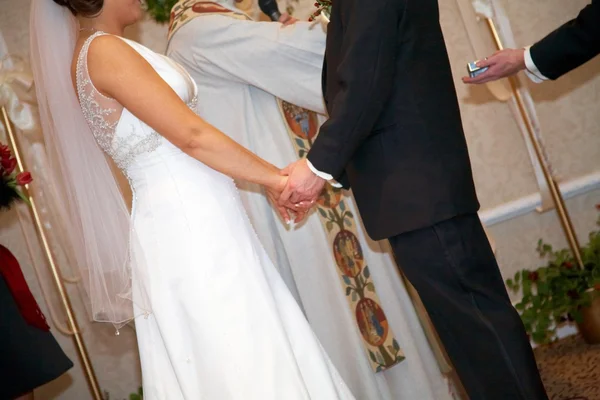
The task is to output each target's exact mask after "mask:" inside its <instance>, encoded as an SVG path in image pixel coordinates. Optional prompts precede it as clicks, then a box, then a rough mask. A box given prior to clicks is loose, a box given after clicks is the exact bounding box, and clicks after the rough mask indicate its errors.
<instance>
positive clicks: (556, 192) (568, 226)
mask: <svg viewBox="0 0 600 400" xmlns="http://www.w3.org/2000/svg"><path fill="white" fill-rule="evenodd" d="M486 21H487V24H488V26H489V28H490V31H491V32H492V36H493V37H494V41H495V42H496V46H497V47H498V50H503V49H504V46H503V45H502V40H500V36H499V35H498V30H497V29H496V25H495V24H494V21H493V20H492V19H491V18H486ZM508 81H509V82H510V87H511V89H512V91H513V94H514V96H515V100H516V102H517V107H518V108H519V112H520V113H521V117H522V118H523V120H524V121H525V126H526V127H527V133H528V134H529V139H530V140H531V143H532V144H533V148H534V149H535V154H536V156H537V159H538V160H539V162H540V166H541V167H542V171H543V173H544V178H545V179H546V183H547V184H548V188H549V189H550V195H551V196H552V200H553V202H554V206H555V207H556V212H557V214H558V218H559V220H560V224H561V225H562V229H563V231H564V233H565V236H566V238H567V241H568V242H569V247H570V248H571V252H572V253H573V256H574V257H575V261H577V264H578V265H579V268H582V269H583V259H582V257H581V247H580V246H579V241H578V240H577V235H576V234H575V229H573V224H572V222H571V218H570V217H569V212H568V211H567V207H566V206H565V201H564V199H563V197H562V194H561V193H560V189H559V187H558V184H557V183H556V181H555V180H554V178H553V177H552V174H551V173H550V171H549V169H548V166H547V165H546V162H545V160H544V156H543V152H542V149H541V147H540V144H539V142H538V141H537V139H536V137H535V134H534V129H533V124H532V123H531V120H530V119H529V115H527V111H526V110H525V102H524V101H523V97H522V96H521V93H520V92H519V91H518V90H517V85H516V84H515V81H514V79H513V77H508Z"/></svg>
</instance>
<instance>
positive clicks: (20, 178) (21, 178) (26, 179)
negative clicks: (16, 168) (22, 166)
mask: <svg viewBox="0 0 600 400" xmlns="http://www.w3.org/2000/svg"><path fill="white" fill-rule="evenodd" d="M32 181H33V178H32V177H31V174H30V173H29V172H27V171H25V172H21V173H20V174H19V175H17V185H19V186H25V185H27V184H28V183H31V182H32Z"/></svg>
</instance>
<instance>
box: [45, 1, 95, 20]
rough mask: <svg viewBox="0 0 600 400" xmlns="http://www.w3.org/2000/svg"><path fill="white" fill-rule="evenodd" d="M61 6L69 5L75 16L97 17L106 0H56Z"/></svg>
mask: <svg viewBox="0 0 600 400" xmlns="http://www.w3.org/2000/svg"><path fill="white" fill-rule="evenodd" d="M54 2H55V3H56V4H58V5H59V6H63V7H67V8H68V9H69V10H70V11H71V12H72V13H73V15H75V16H78V15H81V16H82V17H95V16H96V15H98V14H100V11H102V7H103V6H104V0H54Z"/></svg>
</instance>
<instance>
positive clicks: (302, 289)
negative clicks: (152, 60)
mask: <svg viewBox="0 0 600 400" xmlns="http://www.w3.org/2000/svg"><path fill="white" fill-rule="evenodd" d="M221 4H222V5H223V6H225V7H228V8H232V7H233V5H232V4H231V3H229V2H226V1H221ZM232 9H233V8H232ZM324 48H325V33H324V32H323V29H322V28H321V26H319V25H316V26H313V24H310V23H308V22H298V23H296V24H295V25H292V26H288V27H282V26H281V25H280V24H278V23H270V22H253V21H243V20H238V19H234V18H230V17H227V16H223V15H204V16H200V17H196V18H195V19H194V20H192V21H190V22H188V23H187V24H186V25H184V26H183V27H181V28H180V29H179V30H178V31H177V32H176V33H175V35H174V36H173V38H172V39H171V42H170V44H169V48H168V50H167V54H168V55H169V56H170V57H172V58H173V59H174V60H175V61H177V62H179V63H180V64H182V65H183V66H184V67H185V68H186V69H187V70H188V71H189V72H190V74H191V75H192V77H193V78H194V80H195V81H196V83H197V84H198V89H199V102H198V110H199V112H200V115H201V116H202V117H203V118H204V119H206V120H207V121H208V122H209V123H211V124H213V125H214V126H216V127H217V128H219V129H221V130H222V131H223V132H225V133H227V134H228V135H230V136H231V137H232V138H233V139H235V140H236V141H238V142H239V143H240V144H242V145H244V146H246V147H248V148H249V149H251V150H252V151H254V152H255V153H257V154H258V155H260V156H261V157H263V158H264V159H266V160H267V161H269V162H271V163H273V164H275V165H277V166H278V167H284V166H286V165H287V164H289V163H290V162H292V161H294V160H296V159H297V158H298V157H297V155H296V153H295V151H294V148H293V146H292V143H291V140H290V137H289V135H288V133H287V131H286V128H285V126H284V122H283V119H282V117H281V114H280V111H279V108H278V105H277V101H276V97H279V98H281V99H283V100H285V101H287V102H289V103H292V104H296V105H298V106H301V107H304V108H307V109H310V110H313V111H316V112H319V113H321V114H324V113H325V109H324V105H323V100H322V94H321V70H322V63H323V53H324ZM239 186H240V188H241V189H242V199H243V201H244V204H245V206H246V209H247V212H248V215H249V217H250V219H251V220H252V222H253V225H254V227H255V229H256V231H257V233H258V236H259V238H260V240H261V241H262V243H263V245H264V246H265V248H266V250H267V252H268V253H269V255H270V256H271V258H272V260H273V261H274V262H275V264H276V265H277V267H278V268H279V270H280V272H281V274H282V276H283V277H284V279H285V280H286V283H287V284H288V286H289V287H290V289H291V290H292V292H293V293H294V295H295V296H296V298H297V299H298V300H299V301H300V303H301V305H302V307H303V309H304V310H305V314H306V316H307V318H308V320H309V321H310V324H311V326H312V328H313V330H314V331H315V333H316V334H317V336H318V338H319V340H320V341H321V343H322V344H323V346H324V347H325V349H326V351H327V352H328V354H329V355H330V357H331V358H332V360H333V362H334V364H335V365H336V367H337V368H338V370H339V372H340V374H341V375H342V377H343V378H344V380H345V381H346V382H347V384H348V385H349V386H350V388H351V389H352V391H353V393H354V395H355V397H356V398H357V399H361V400H379V399H390V400H392V399H400V400H434V399H435V400H444V399H449V398H450V395H449V393H448V390H447V386H446V382H445V380H444V378H443V377H442V375H441V373H440V371H439V368H438V366H437V363H436V360H435V357H434V355H433V353H432V351H431V349H430V347H429V345H428V343H427V339H426V337H425V335H424V333H423V330H422V328H421V326H420V324H419V321H418V318H417V315H416V313H415V310H414V307H413V305H412V303H411V301H410V298H409V295H408V293H407V291H406V289H405V287H404V285H403V284H402V282H401V280H400V279H399V277H398V274H397V272H396V267H395V265H394V262H393V260H392V258H391V256H390V255H389V253H387V252H386V251H385V250H384V249H383V246H382V245H380V244H379V243H374V242H372V241H370V240H369V239H368V238H366V235H365V234H364V229H359V236H360V238H361V240H362V243H363V244H365V243H368V246H364V247H365V248H364V251H365V259H366V260H367V261H368V263H369V267H370V270H371V274H372V276H373V279H374V282H375V285H376V289H377V291H378V294H379V296H380V298H381V301H382V306H383V308H384V310H385V311H386V313H387V317H388V320H389V321H390V326H391V328H392V329H393V331H394V333H395V334H396V337H397V339H398V341H399V343H400V346H401V347H402V349H403V351H404V353H405V355H406V359H405V360H404V361H403V362H402V363H400V364H399V365H397V366H394V367H392V368H391V369H390V370H388V371H385V372H383V373H379V374H375V373H374V372H373V371H372V369H371V366H370V364H369V361H368V359H367V355H366V353H365V350H364V347H363V345H362V340H361V337H360V333H359V331H358V328H357V327H356V324H355V322H354V320H353V317H352V315H351V311H350V309H349V308H348V305H347V302H346V299H345V296H344V293H343V291H342V288H341V285H340V281H339V277H338V274H337V272H336V270H335V268H336V266H335V260H334V257H333V252H332V249H331V246H330V245H329V242H328V240H327V237H326V234H325V231H324V229H323V226H322V224H321V221H320V219H319V217H318V215H316V214H313V215H311V216H310V217H309V218H308V221H307V222H306V223H304V224H302V226H300V227H296V228H290V227H286V226H285V225H284V224H283V223H282V222H281V221H280V220H279V218H278V217H277V215H276V214H275V213H274V211H273V210H272V208H271V206H270V205H269V203H268V201H267V200H266V198H265V197H264V195H263V194H262V192H261V190H260V188H258V187H257V186H256V185H251V184H246V183H243V184H242V183H240V184H239ZM349 203H351V201H349ZM352 208H354V207H352ZM354 211H356V210H354ZM355 215H358V214H357V213H356V212H355ZM242 334H243V333H242Z"/></svg>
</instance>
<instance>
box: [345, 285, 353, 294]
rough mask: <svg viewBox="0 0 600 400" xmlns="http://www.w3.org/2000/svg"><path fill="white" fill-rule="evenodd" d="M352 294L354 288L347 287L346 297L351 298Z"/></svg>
mask: <svg viewBox="0 0 600 400" xmlns="http://www.w3.org/2000/svg"><path fill="white" fill-rule="evenodd" d="M350 293H352V288H351V287H350V286H348V287H346V296H350Z"/></svg>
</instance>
